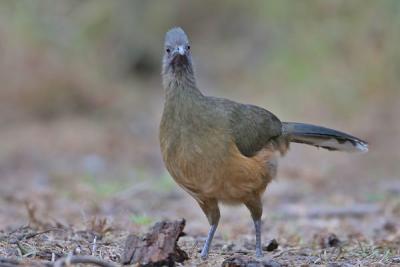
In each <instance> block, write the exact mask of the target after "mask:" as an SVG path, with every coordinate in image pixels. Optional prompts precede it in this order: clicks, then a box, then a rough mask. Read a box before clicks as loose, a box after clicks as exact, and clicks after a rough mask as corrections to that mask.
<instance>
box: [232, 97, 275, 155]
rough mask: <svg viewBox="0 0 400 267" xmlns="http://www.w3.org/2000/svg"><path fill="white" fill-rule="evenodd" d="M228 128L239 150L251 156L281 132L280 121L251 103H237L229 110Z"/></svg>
mask: <svg viewBox="0 0 400 267" xmlns="http://www.w3.org/2000/svg"><path fill="white" fill-rule="evenodd" d="M230 128H231V131H232V134H233V137H234V141H235V143H236V145H237V147H238V149H239V150H240V152H241V153H242V154H243V155H245V156H247V157H251V156H253V155H255V154H256V153H257V152H258V151H260V150H261V149H262V148H264V147H265V146H266V145H268V143H269V142H271V140H274V139H275V138H277V137H279V136H280V135H281V134H282V123H281V121H280V120H279V119H278V118H277V117H276V116H275V115H274V114H272V113H271V112H269V111H267V110H265V109H263V108H260V107H257V106H253V105H244V104H237V105H235V106H234V108H233V109H232V110H231V114H230Z"/></svg>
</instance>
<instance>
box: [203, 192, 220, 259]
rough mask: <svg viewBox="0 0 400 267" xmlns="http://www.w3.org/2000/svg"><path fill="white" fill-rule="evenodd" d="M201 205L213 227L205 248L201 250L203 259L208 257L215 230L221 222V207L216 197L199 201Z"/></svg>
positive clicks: (209, 232)
mask: <svg viewBox="0 0 400 267" xmlns="http://www.w3.org/2000/svg"><path fill="white" fill-rule="evenodd" d="M199 204H200V207H201V208H202V210H203V211H204V213H205V215H206V216H207V219H208V222H209V223H210V225H211V227H210V230H209V231H208V235H207V239H206V242H205V243H204V246H203V249H202V250H201V254H200V256H201V258H202V259H203V260H205V259H207V258H208V251H209V250H210V246H211V242H212V240H213V237H214V234H215V230H217V227H218V222H219V217H220V213H219V208H218V202H217V200H215V199H212V200H209V199H208V200H206V201H202V202H199Z"/></svg>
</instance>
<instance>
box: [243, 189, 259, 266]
mask: <svg viewBox="0 0 400 267" xmlns="http://www.w3.org/2000/svg"><path fill="white" fill-rule="evenodd" d="M244 204H245V205H246V207H247V208H248V209H249V210H250V213H251V217H252V218H253V222H254V228H255V232H256V257H257V258H261V257H262V256H263V253H262V248H261V216H262V203H261V199H260V197H258V196H255V197H254V198H253V199H250V200H248V201H246V202H245V203H244Z"/></svg>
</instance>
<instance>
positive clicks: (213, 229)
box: [200, 224, 218, 260]
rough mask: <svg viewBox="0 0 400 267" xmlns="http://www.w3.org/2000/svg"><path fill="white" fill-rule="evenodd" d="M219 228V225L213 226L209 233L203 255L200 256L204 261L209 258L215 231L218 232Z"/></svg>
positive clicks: (202, 251)
mask: <svg viewBox="0 0 400 267" xmlns="http://www.w3.org/2000/svg"><path fill="white" fill-rule="evenodd" d="M217 226H218V225H217V224H213V225H211V227H210V230H209V231H208V235H207V239H206V243H205V244H204V247H203V249H202V250H201V254H200V256H201V258H202V259H203V260H205V259H207V258H208V251H209V250H210V245H211V242H212V240H213V237H214V233H215V230H217Z"/></svg>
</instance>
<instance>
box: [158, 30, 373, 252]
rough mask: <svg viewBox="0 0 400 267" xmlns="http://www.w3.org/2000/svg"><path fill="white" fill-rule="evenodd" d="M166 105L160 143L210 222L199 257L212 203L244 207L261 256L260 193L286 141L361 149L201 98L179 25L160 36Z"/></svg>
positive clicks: (322, 131) (332, 135) (343, 138)
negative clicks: (162, 50) (253, 228)
mask: <svg viewBox="0 0 400 267" xmlns="http://www.w3.org/2000/svg"><path fill="white" fill-rule="evenodd" d="M162 75H163V86H164V89H165V105H164V112H163V116H162V120H161V125H160V135H159V137H160V145H161V151H162V156H163V160H164V162H165V165H166V167H167V169H168V171H169V173H170V174H171V176H172V177H173V178H174V180H175V181H176V182H177V183H178V184H179V185H180V186H181V187H182V188H183V189H184V190H185V191H187V192H188V193H189V194H190V195H191V196H192V197H193V198H194V199H196V201H197V202H198V203H199V205H200V207H201V208H202V210H203V212H204V213H205V215H206V216H207V218H208V221H209V223H210V225H211V228H210V231H209V234H208V237H207V240H206V243H205V245H204V247H203V250H202V253H201V256H202V257H203V258H206V257H207V255H208V250H209V247H210V244H211V241H212V238H213V235H214V233H215V230H216V228H217V225H218V221H219V217H220V213H219V208H218V202H224V203H227V204H245V205H246V207H247V208H248V209H249V210H250V213H251V216H252V218H253V220H254V224H255V229H256V255H257V256H261V255H262V253H261V230H260V228H261V215H262V202H261V196H262V193H263V192H264V191H265V189H266V187H267V185H268V183H269V182H270V181H271V180H272V179H273V178H274V177H275V176H276V172H277V156H278V155H279V154H281V155H284V154H285V153H286V151H287V150H288V148H289V143H290V142H298V143H306V144H310V145H314V146H317V147H323V148H327V149H330V150H350V151H351V150H362V151H364V150H367V144H366V143H365V142H364V141H362V140H360V139H358V138H355V137H353V136H350V135H348V134H345V133H342V132H339V131H335V130H331V129H328V128H324V127H320V126H314V125H309V124H302V123H282V122H281V121H280V120H279V119H278V118H277V117H276V116H275V115H273V114H272V113H270V112H269V111H267V110H265V109H263V108H260V107H257V106H253V105H244V104H240V103H237V102H234V101H230V100H228V99H222V98H215V97H209V96H204V95H203V94H202V93H201V92H200V91H199V89H198V88H197V86H196V81H195V76H194V70H193V65H192V57H191V52H190V46H189V40H188V38H187V36H186V34H185V33H184V32H183V30H182V29H180V28H174V29H171V30H170V31H169V32H167V34H166V38H165V54H164V58H163V70H162Z"/></svg>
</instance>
